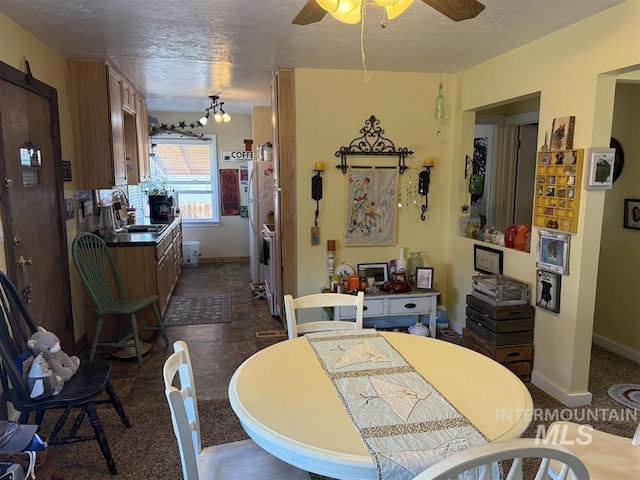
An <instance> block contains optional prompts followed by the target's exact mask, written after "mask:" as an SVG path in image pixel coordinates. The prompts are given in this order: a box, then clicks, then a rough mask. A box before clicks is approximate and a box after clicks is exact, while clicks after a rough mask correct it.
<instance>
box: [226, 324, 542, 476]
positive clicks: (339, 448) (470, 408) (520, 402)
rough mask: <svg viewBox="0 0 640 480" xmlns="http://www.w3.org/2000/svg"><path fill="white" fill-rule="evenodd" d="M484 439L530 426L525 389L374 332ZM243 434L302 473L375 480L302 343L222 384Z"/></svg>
mask: <svg viewBox="0 0 640 480" xmlns="http://www.w3.org/2000/svg"><path fill="white" fill-rule="evenodd" d="M380 334H381V335H382V336H383V337H384V338H385V339H386V340H387V341H388V342H389V344H391V346H392V347H393V348H395V349H396V350H397V351H398V352H399V353H400V354H401V355H402V356H403V357H404V359H406V361H407V362H408V363H410V364H411V365H412V366H413V367H414V368H415V370H416V371H417V372H419V373H420V374H421V375H422V376H423V377H424V379H426V381H427V382H429V383H430V384H431V385H432V386H433V387H434V388H435V389H437V391H438V392H440V394H442V395H443V396H444V397H445V398H446V400H447V401H448V402H449V403H450V404H451V405H452V406H453V407H454V408H455V409H457V410H458V411H459V412H460V413H461V414H462V415H464V416H465V417H466V418H467V419H468V420H469V421H470V422H471V423H472V424H473V425H474V426H475V427H476V429H477V430H478V431H479V432H481V433H482V434H483V435H484V436H485V437H486V439H487V440H488V441H490V442H493V441H499V440H507V439H512V438H517V437H519V436H520V435H521V434H522V432H523V431H524V430H525V429H526V428H527V426H528V425H529V422H530V420H531V412H532V409H533V402H532V399H531V395H530V393H529V390H528V389H527V387H526V386H525V385H524V384H523V383H522V381H520V379H519V378H518V377H517V376H516V375H514V374H513V373H512V372H511V371H510V370H508V369H507V368H506V367H504V366H503V365H501V364H500V363H498V362H495V361H494V360H492V359H490V358H488V357H486V356H484V355H481V354H479V353H477V352H474V351H472V350H469V349H467V348H465V347H462V346H459V345H456V344H454V343H450V342H446V341H443V340H437V339H434V338H427V337H421V336H417V335H409V334H406V333H395V332H380ZM229 400H230V402H231V406H232V408H233V410H234V412H235V413H236V415H237V416H238V418H239V419H240V422H241V424H242V426H243V428H244V429H245V431H246V432H247V434H248V435H249V436H250V437H251V438H252V439H253V440H254V441H255V442H256V443H257V444H258V445H260V446H261V447H262V448H264V449H265V450H266V451H268V452H269V453H271V454H272V455H274V456H276V457H278V458H280V459H281V460H283V461H285V462H288V463H290V464H292V465H295V466H296V467H298V468H301V469H303V470H306V471H309V472H313V473H317V474H320V475H325V476H328V477H331V478H336V479H376V478H377V470H376V463H375V462H374V460H373V459H372V457H371V454H370V453H369V451H368V450H367V446H366V445H365V443H364V442H363V440H362V439H361V437H360V435H359V432H358V429H357V428H356V427H355V426H354V424H353V422H352V420H351V418H350V417H349V414H348V413H347V410H346V408H345V406H344V404H343V403H342V401H341V399H340V397H339V396H338V394H337V393H336V390H335V388H334V386H333V384H332V382H331V380H330V379H329V377H328V376H327V373H326V372H325V371H324V370H323V367H322V366H321V364H320V362H319V360H318V358H317V357H316V354H315V353H314V351H313V348H312V347H311V345H310V344H309V342H308V340H307V339H306V338H305V337H298V338H296V339H294V340H286V341H282V342H279V343H276V344H274V345H271V346H269V347H267V348H265V349H264V350H261V351H259V352H257V353H255V354H254V355H252V356H251V357H250V358H248V359H247V360H246V361H245V362H244V363H243V364H242V365H240V367H239V368H238V369H237V370H236V372H235V373H234V375H233V377H232V379H231V382H230V384H229Z"/></svg>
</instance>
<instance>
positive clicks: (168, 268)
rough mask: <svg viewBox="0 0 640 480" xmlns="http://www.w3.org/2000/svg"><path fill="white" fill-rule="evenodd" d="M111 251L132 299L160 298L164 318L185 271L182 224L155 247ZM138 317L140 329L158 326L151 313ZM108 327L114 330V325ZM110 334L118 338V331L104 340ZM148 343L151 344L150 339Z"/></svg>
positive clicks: (174, 225)
mask: <svg viewBox="0 0 640 480" xmlns="http://www.w3.org/2000/svg"><path fill="white" fill-rule="evenodd" d="M110 251H111V253H112V254H113V256H114V258H115V260H116V262H117V263H118V266H119V268H120V273H121V274H122V278H123V280H124V283H125V286H126V288H127V293H128V294H129V295H130V296H136V295H149V294H156V295H158V309H159V310H160V313H161V315H162V316H164V312H165V310H166V309H167V305H168V304H169V300H170V299H171V295H172V294H173V290H174V288H175V286H176V283H177V282H178V278H179V277H180V271H181V269H182V225H181V223H180V220H179V219H178V220H175V221H174V222H173V223H172V224H171V225H170V226H169V227H168V228H167V230H165V231H164V232H163V234H162V236H161V238H160V239H159V241H158V242H156V244H155V245H148V244H145V245H136V244H135V242H131V244H129V245H123V246H117V247H116V246H111V245H110ZM178 260H179V262H178ZM136 317H137V319H138V324H139V325H140V326H151V325H155V319H154V317H153V313H152V312H151V310H150V309H145V310H143V311H142V312H140V313H138V314H136ZM105 326H110V323H109V324H105ZM87 331H89V329H87ZM144 333H147V334H148V332H144ZM110 334H111V335H113V336H115V330H114V331H113V332H111V331H109V332H108V333H107V332H105V334H104V335H106V336H103V337H102V338H107V337H108V335H110ZM142 335H143V334H142V333H141V336H142ZM144 339H145V340H148V337H147V338H144Z"/></svg>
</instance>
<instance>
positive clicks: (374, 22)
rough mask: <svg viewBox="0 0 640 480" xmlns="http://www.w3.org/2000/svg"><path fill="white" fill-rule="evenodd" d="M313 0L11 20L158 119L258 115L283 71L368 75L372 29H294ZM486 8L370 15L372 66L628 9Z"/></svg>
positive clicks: (147, 6)
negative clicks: (453, 14)
mask: <svg viewBox="0 0 640 480" xmlns="http://www.w3.org/2000/svg"><path fill="white" fill-rule="evenodd" d="M305 1H306V0H183V1H180V2H171V1H166V0H162V1H159V0H107V1H105V0H55V1H53V0H28V1H25V0H0V12H1V13H3V14H4V15H6V16H7V17H9V18H10V19H11V20H13V21H14V22H16V23H17V24H18V25H20V26H22V27H23V28H25V29H26V30H28V31H29V32H31V33H33V34H34V35H35V36H36V37H38V38H39V39H41V40H42V41H44V42H45V43H47V44H48V45H50V46H51V47H52V48H53V49H54V50H55V51H57V52H58V53H60V54H61V55H63V56H65V57H75V58H80V57H89V58H108V59H110V60H111V61H112V62H113V63H114V64H115V65H116V66H117V68H118V69H119V70H121V71H122V73H123V74H124V75H125V76H126V77H127V78H129V80H130V81H131V82H133V83H134V84H135V85H136V87H137V88H138V89H139V90H141V91H142V93H143V94H144V95H145V96H146V97H147V102H148V105H149V109H150V110H152V111H163V110H166V111H193V112H198V111H203V110H204V109H205V107H207V106H208V105H209V99H208V98H207V97H208V96H209V95H214V94H219V95H220V96H221V100H223V101H224V102H225V109H226V110H227V111H230V112H249V111H250V109H251V107H252V106H259V105H269V104H270V82H271V74H272V72H273V71H274V70H275V69H276V68H278V67H310V68H335V69H356V70H357V69H362V59H361V54H360V35H361V28H360V25H345V24H342V23H339V22H337V21H336V20H335V19H333V17H331V16H329V15H327V16H325V18H324V19H323V20H322V21H321V22H319V23H316V24H312V25H306V26H300V25H292V24H291V20H292V19H293V17H294V16H295V15H296V14H297V12H298V11H299V9H300V8H301V7H302V6H303V5H304V3H305ZM481 1H482V3H484V4H485V5H486V9H485V10H484V11H483V12H482V13H480V15H479V16H478V17H477V18H475V19H472V20H466V21H463V22H453V21H451V20H449V19H448V18H446V17H444V16H443V15H441V14H440V13H438V12H437V11H436V10H434V9H432V8H431V7H429V6H427V5H426V4H424V3H422V2H420V1H418V0H416V1H415V2H414V3H413V4H412V5H411V6H410V7H409V8H408V9H407V10H406V11H405V13H403V14H402V15H401V16H400V17H398V18H396V19H395V20H393V21H389V22H387V23H388V27H387V28H386V29H382V28H381V27H380V21H381V19H382V18H381V12H380V9H379V8H377V7H369V8H368V10H367V11H368V14H367V16H366V20H365V25H364V37H363V38H364V45H365V51H366V63H367V69H368V70H369V71H375V70H389V71H407V72H439V71H440V67H441V65H442V66H443V69H444V72H445V73H455V72H458V71H460V70H463V69H466V68H468V67H471V66H473V65H475V64H478V63H481V62H483V61H485V60H487V59H489V58H491V57H494V56H496V55H499V54H501V53H503V52H506V51H508V50H511V49H513V48H516V47H518V46H520V45H523V44H525V43H527V42H529V41H532V40H534V39H536V38H539V37H542V36H544V35H546V34H548V33H550V32H552V31H555V30H558V29H560V28H562V27H564V26H567V25H569V24H571V23H575V22H577V21H579V20H581V19H583V18H586V17H588V16H590V15H593V14H594V13H597V12H600V11H602V10H605V9H607V8H610V7H612V6H614V5H617V4H620V3H623V1H624V0H563V1H558V0H481ZM31 68H32V71H33V73H34V75H35V76H36V77H38V66H37V65H36V64H34V63H33V62H32V64H31Z"/></svg>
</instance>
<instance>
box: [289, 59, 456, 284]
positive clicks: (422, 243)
mask: <svg viewBox="0 0 640 480" xmlns="http://www.w3.org/2000/svg"><path fill="white" fill-rule="evenodd" d="M369 74H370V75H371V77H372V79H373V81H372V82H370V83H365V81H364V75H363V73H362V72H361V71H345V70H317V69H303V68H300V69H296V71H295V103H296V106H295V115H296V145H297V152H296V158H297V160H296V161H297V164H296V185H297V187H296V199H297V200H296V201H297V205H296V210H297V228H298V230H297V238H298V246H297V247H298V250H297V256H298V258H299V259H302V260H300V265H299V266H298V269H297V271H298V284H297V289H298V292H297V294H298V295H304V294H308V293H312V292H318V291H320V290H321V289H322V287H323V286H324V285H325V282H326V280H327V256H326V250H327V248H326V246H327V240H329V239H334V240H336V258H335V260H336V265H338V264H339V263H340V262H347V263H348V264H350V265H351V266H353V267H354V268H357V264H358V263H379V262H388V261H389V260H391V259H395V258H397V257H398V254H399V249H400V247H404V248H405V251H406V257H408V255H409V252H410V251H411V252H413V251H419V252H423V258H424V262H425V266H432V267H434V268H435V274H434V284H435V287H436V288H440V289H442V290H444V289H445V284H446V279H447V277H448V275H449V270H450V268H451V264H450V263H448V262H447V261H446V250H447V239H446V235H445V231H446V224H447V219H448V212H449V195H448V193H447V190H448V185H449V183H450V175H451V165H452V163H453V159H452V157H451V154H450V151H451V146H450V143H451V140H450V138H451V137H450V132H449V125H448V122H449V120H447V121H446V122H445V126H444V128H443V134H442V135H441V136H440V137H437V136H436V131H437V125H436V120H435V119H434V99H435V97H436V95H437V93H438V81H439V78H440V77H439V75H438V74H416V73H391V72H376V71H374V72H369ZM444 86H445V89H444V93H445V96H448V95H450V96H451V101H450V103H448V104H447V114H449V112H451V111H453V110H454V107H453V105H454V101H453V97H454V95H453V92H454V91H455V82H454V81H453V79H450V78H449V77H448V76H445V77H444ZM320 92H327V93H329V92H330V95H329V96H327V95H324V94H321V93H320ZM371 115H375V116H376V118H378V120H380V124H381V127H382V129H383V130H384V132H385V133H384V136H385V137H387V138H389V139H390V140H391V141H393V143H394V144H395V146H396V148H401V147H407V148H409V150H412V151H413V152H414V153H413V155H411V156H410V157H408V159H407V165H408V166H410V167H411V169H412V170H411V171H412V172H413V176H414V180H415V181H417V173H418V172H419V171H420V170H421V168H420V167H421V165H422V162H423V159H424V158H425V157H432V158H433V159H435V165H436V168H435V169H433V170H432V173H431V185H430V194H429V205H430V208H429V210H428V212H427V216H426V220H425V221H424V222H423V221H421V220H420V208H419V205H418V206H408V207H404V208H402V209H401V210H398V212H397V229H396V244H395V245H390V246H368V247H353V246H352V247H345V245H344V232H345V221H346V201H347V200H346V198H347V179H348V174H343V173H342V172H341V171H340V170H338V169H336V168H335V166H336V165H338V164H339V163H340V159H339V158H336V156H335V152H336V151H337V150H338V149H339V148H340V147H342V146H348V145H349V143H350V142H351V140H353V139H354V138H356V137H359V136H360V135H361V134H360V129H361V128H363V127H364V125H365V121H366V120H367V119H368V118H369V117H370V116H371ZM315 162H324V163H325V168H326V170H325V172H324V174H323V175H322V179H323V190H324V191H323V198H322V200H320V215H319V217H318V226H319V227H320V245H318V246H312V245H311V227H312V226H313V225H314V212H315V208H316V203H315V201H314V200H312V199H311V190H310V185H311V176H312V174H313V173H314V172H313V166H314V163H315ZM349 163H350V164H355V165H358V164H359V165H397V164H398V158H397V157H359V158H358V157H356V158H354V157H350V158H349ZM409 177H410V171H407V172H405V173H404V175H402V176H400V182H408V180H409ZM415 186H416V184H415V183H414V185H413V188H414V189H415ZM399 188H400V189H406V188H407V185H406V184H402V183H401V184H400V186H399ZM283 293H290V292H283Z"/></svg>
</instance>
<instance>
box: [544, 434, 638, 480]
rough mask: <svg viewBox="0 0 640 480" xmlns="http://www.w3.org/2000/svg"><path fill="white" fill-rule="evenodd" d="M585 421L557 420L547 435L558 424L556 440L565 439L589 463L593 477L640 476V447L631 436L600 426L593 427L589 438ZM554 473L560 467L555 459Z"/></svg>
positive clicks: (597, 479)
mask: <svg viewBox="0 0 640 480" xmlns="http://www.w3.org/2000/svg"><path fill="white" fill-rule="evenodd" d="M582 426H583V425H580V424H577V423H573V422H554V423H552V424H551V425H550V426H549V428H548V429H547V432H548V433H547V438H552V437H551V434H552V432H553V428H558V429H559V430H558V432H559V434H558V436H557V437H556V441H560V442H562V444H564V445H566V446H567V448H568V449H569V450H571V451H572V452H573V453H574V454H575V455H576V456H577V457H578V458H579V459H580V460H582V462H583V463H584V464H585V465H586V466H587V470H589V475H590V476H591V480H617V479H620V480H621V479H625V480H628V479H632V478H638V479H640V447H638V446H635V445H633V444H632V443H631V439H630V438H626V437H620V436H618V435H612V434H610V433H606V432H601V431H599V430H589V431H588V433H589V434H590V435H591V441H587V440H586V437H585V432H580V430H579V428H580V427H582ZM551 469H552V471H553V473H555V472H557V471H558V467H557V465H556V464H554V463H553V462H552V463H551Z"/></svg>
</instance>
